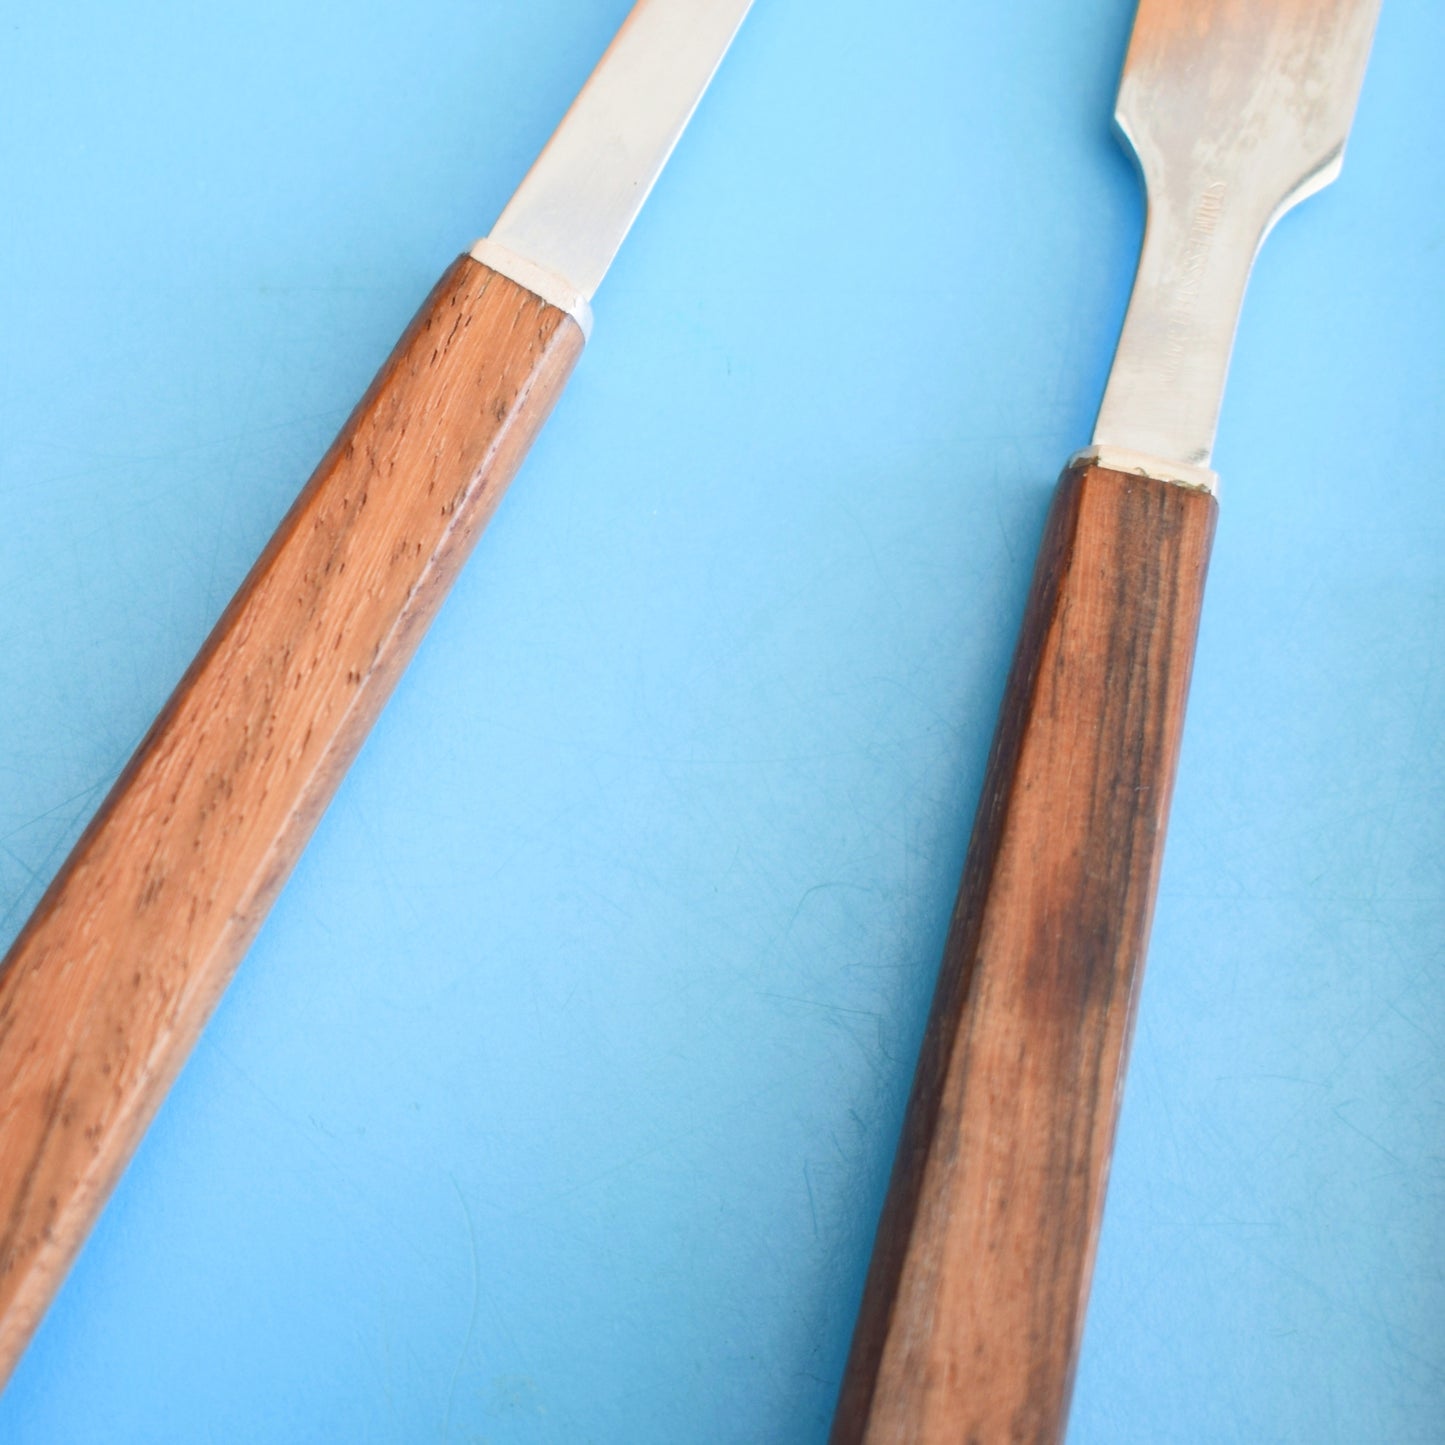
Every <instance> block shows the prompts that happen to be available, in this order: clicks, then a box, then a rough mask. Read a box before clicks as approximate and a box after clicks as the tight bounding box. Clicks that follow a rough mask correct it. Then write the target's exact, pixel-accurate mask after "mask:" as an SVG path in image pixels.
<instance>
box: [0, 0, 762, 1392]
mask: <svg viewBox="0 0 1445 1445" xmlns="http://www.w3.org/2000/svg"><path fill="white" fill-rule="evenodd" d="M750 3H751V0H638V3H637V4H636V5H635V6H634V7H633V9H632V11H631V13H630V14H629V16H628V18H627V19H626V21H625V22H624V24H623V26H622V28H621V30H620V31H619V32H618V34H617V36H616V38H615V39H614V41H613V43H612V44H611V46H610V47H609V48H608V50H607V52H606V54H605V55H604V56H603V57H602V59H601V61H600V62H599V64H598V66H597V68H596V70H595V71H594V72H593V74H592V76H591V78H590V79H589V80H588V82H587V83H586V85H585V86H584V87H583V89H582V91H581V92H580V93H579V95H578V97H577V100H576V102H575V103H574V104H573V106H572V108H571V109H570V110H569V111H568V113H567V115H566V116H565V117H564V119H563V120H562V122H561V124H560V125H559V127H558V129H557V131H556V133H555V134H554V136H553V137H552V139H551V141H550V142H549V143H548V145H547V147H546V148H545V149H544V151H543V152H542V154H541V156H540V157H539V158H538V160H537V162H536V164H535V166H534V167H533V169H532V170H531V171H530V172H529V173H528V175H527V177H526V178H525V179H524V181H523V182H522V185H521V186H520V188H519V189H518V191H517V193H516V195H515V196H514V198H513V200H512V201H511V202H510V203H509V205H508V206H507V208H506V209H505V211H504V212H503V214H502V216H501V217H500V219H499V220H498V222H497V225H496V226H495V227H494V228H493V230H492V232H491V233H490V234H489V235H488V236H487V237H486V238H484V239H483V240H481V241H479V242H477V243H476V245H475V246H474V247H473V248H472V249H471V251H470V252H469V253H467V254H466V255H463V256H462V257H460V258H459V259H458V260H457V261H456V262H455V263H454V264H453V265H452V267H451V268H450V269H449V270H448V271H447V272H446V273H445V275H444V276H443V277H442V278H441V280H440V281H439V282H438V283H437V286H436V287H435V288H434V290H433V291H432V293H431V295H430V296H429V297H428V298H427V299H426V301H425V302H424V303H423V305H422V307H421V310H420V311H419V312H418V313H417V316H416V317H415V319H414V320H413V321H412V323H411V325H410V326H409V327H408V329H407V331H406V332H405V334H404V335H403V337H402V338H401V340H400V341H399V342H398V344H397V346H396V348H395V350H394V351H393V352H392V354H391V356H390V358H389V359H388V360H387V362H386V364H385V365H384V366H383V368H382V370H381V372H380V373H379V374H378V376H377V377H376V379H375V381H374V382H373V383H372V385H371V388H370V389H369V390H368V392H367V393H366V395H365V396H364V397H363V399H362V400H361V402H360V403H359V404H358V406H357V408H356V410H355V411H354V412H353V414H352V416H351V417H350V419H349V420H348V422H347V423H346V426H345V427H344V429H343V430H342V432H341V434H340V436H339V437H338V438H337V440H336V442H335V443H334V444H333V446H332V447H331V449H330V451H329V452H328V453H327V455H326V456H325V458H323V460H322V462H321V463H320V465H319V467H318V468H317V470H316V472H315V473H314V475H313V476H312V478H311V480H310V481H309V482H308V483H307V485H306V487H305V488H304V490H303V491H302V492H301V494H300V496H299V497H298V500H297V502H296V504H295V505H294V507H293V508H292V510H291V511H290V513H289V514H288V515H287V517H286V519H285V520H284V521H283V522H282V524H281V526H280V528H279V529H278V531H277V533H276V534H275V536H274V537H273V538H272V539H271V541H270V543H269V544H268V546H267V547H266V549H265V551H264V552H263V553H262V555H261V557H260V559H259V560H258V561H257V563H256V565H255V567H254V568H253V570H252V572H251V573H250V575H249V576H248V577H247V579H246V581H245V582H244V584H243V585H242V587H241V589H240V591H239V592H238V593H237V595H236V597H235V598H234V599H233V600H232V602H231V603H230V605H229V606H228V608H227V609H226V611H225V613H224V614H223V616H222V618H221V620H220V621H219V622H218V624H217V625H216V628H215V630H214V631H213V632H212V634H211V636H210V637H209V638H208V640H207V642H206V643H205V645H204V647H203V648H202V651H201V653H200V654H199V655H198V656H197V658H196V659H195V661H194V662H193V664H192V665H191V667H190V669H189V670H188V671H187V673H186V675H185V677H184V678H183V679H182V680H181V682H180V684H179V686H178V687H177V689H176V691H175V693H174V694H173V695H172V697H171V698H170V700H169V701H168V703H167V704H166V706H165V708H164V709H163V710H162V712H161V714H160V716H159V717H158V718H157V720H156V722H155V724H154V725H153V726H152V728H151V730H150V732H149V733H148V734H147V735H146V737H145V739H144V740H143V741H142V743H141V745H140V747H139V749H138V751H137V752H136V754H135V756H134V757H133V758H132V759H131V761H130V763H129V764H128V765H127V767H126V768H125V770H124V772H123V773H122V775H121V777H120V779H119V781H118V782H117V783H116V785H115V787H114V789H113V790H112V791H111V793H110V794H109V796H108V797H107V799H106V801H105V802H104V803H103V804H102V806H101V808H100V810H99V812H98V813H97V814H96V817H95V818H94V820H93V821H92V823H91V824H90V826H89V827H88V828H87V830H86V832H85V833H84V835H83V836H82V837H81V839H80V841H79V842H78V843H77V845H76V847H75V849H74V851H73V852H72V853H71V855H70V857H69V858H68V859H67V861H66V863H65V864H64V865H63V866H62V868H61V869H60V871H59V873H58V874H57V876H56V878H55V880H54V882H53V883H52V884H51V886H50V888H49V889H48V890H47V892H46V893H45V895H44V896H43V898H42V899H41V901H40V903H39V905H38V906H37V908H36V911H35V913H34V915H33V916H32V917H31V919H30V920H29V922H28V923H27V924H26V926H25V928H24V929H23V930H22V931H21V933H20V935H19V936H18V938H17V939H16V941H15V943H14V945H13V947H12V948H11V950H10V952H9V954H8V955H7V956H6V958H5V960H4V963H3V964H0V1161H3V1165H0V1381H3V1380H4V1379H5V1378H6V1377H8V1375H9V1373H10V1371H11V1370H12V1369H13V1367H14V1364H15V1361H16V1360H17V1358H18V1357H19V1355H20V1353H21V1352H22V1350H23V1349H24V1347H25V1345H26V1343H27V1341H28V1340H29V1338H30V1336H31V1334H32V1333H33V1331H34V1329H35V1327H36V1325H37V1324H38V1322H39V1320H40V1318H41V1316H42V1314H43V1313H44V1311H45V1309H46V1307H47V1305H48V1304H49V1302H50V1300H51V1298H52V1297H53V1295H54V1293H55V1291H56V1289H57V1288H58V1287H59V1284H60V1282H61V1280H62V1279H63V1278H64V1275H65V1273H66V1271H67V1269H68V1268H69V1266H70V1263H71V1262H72V1260H73V1259H74V1257H75V1255H76V1253H77V1251H78V1250H79V1248H80V1245H81V1243H82V1242H83V1240H84V1238H85V1236H86V1234H87V1232H88V1231H89V1229H90V1227H91V1225H92V1224H93V1223H94V1220H95V1219H96V1217H97V1215H98V1214H99V1212H100V1210H101V1208H102V1207H103V1205H104V1202H105V1200H106V1198H107V1196H108V1195H109V1193H110V1191H111V1189H112V1187H113V1186H114V1184H115V1182H116V1180H117V1178H118V1177H119V1175H120V1173H121V1171H122V1170H123V1168H124V1166H125V1164H126V1162H127V1160H128V1159H129V1158H130V1156H131V1154H132V1152H133V1150H134V1148H135V1146H136V1144H137V1143H138V1142H139V1139H140V1137H141V1135H142V1134H143V1132H144V1130H145V1128H146V1126H147V1124H148V1123H149V1121H150V1119H151V1117H152V1115H153V1114H154V1112H155V1110H156V1108H157V1106H158V1105H159V1103H160V1100H161V1098H162V1097H163V1095H164V1093H165V1091H166V1089H167V1087H168V1086H169V1084H170V1082H171V1081H172V1080H173V1079H174V1077H175V1075H176V1073H177V1072H178V1070H179V1069H180V1067H181V1065H182V1063H183V1062H184V1059H185V1057H186V1055H187V1054H188V1052H189V1051H190V1048H191V1045H192V1044H193V1043H194V1041H195V1038H196V1037H197V1035H198V1033H199V1031H200V1029H201V1028H202V1026H203V1025H204V1022H205V1020H206V1018H207V1016H208V1015H209V1013H210V1011H211V1009H212V1007H213V1006H214V1004H215V1002H216V1000H217V999H218V998H219V996H220V994H221V992H222V991H223V989H224V988H225V985H226V983H227V982H228V981H229V979H230V976H231V974H232V973H233V971H234V969H235V967H236V965H237V964H238V963H239V960H240V958H241V956H242V955H243V954H244V952H245V950H246V948H247V946H248V945H249V943H250V941H251V939H252V938H253V937H254V935H255V933H256V931H257V929H258V928H259V926H260V923H261V921H262V919H263V918H264V916H265V913H266V911H267V909H268V908H269V906H270V904H271V902H272V901H273V900H274V898H275V897H276V895H277V893H278V892H279V890H280V888H281V886H282V884H283V883H284V881H285V879H286V876H287V875H288V874H289V872H290V870H291V867H292V866H293V864H294V863H295V860H296V858H297V856H298V854H299V853H300V851H301V849H302V847H303V846H304V844H305V842H306V840H307V838H308V837H309V836H310V833H311V831H312V829H313V828H314V826H315V824H316V822H317V820H318V818H319V816H320V814H321V812H322V811H323V809H324V808H325V806H326V804H327V802H328V801H329V799H330V797H331V794H332V793H333V792H334V790H335V787H336V785H337V783H338V782H339V781H340V779H341V777H342V775H343V774H344V772H345V770H346V768H347V766H348V765H349V763H350V761H351V760H352V758H353V757H354V756H355V754H356V752H357V750H358V749H359V747H360V745H361V742H362V740H363V739H364V737H365V735H366V733H367V731H368V729H369V727H370V725H371V723H372V722H373V721H374V720H375V718H376V716H377V714H378V712H379V711H380V709H381V707H382V705H383V704H384V702H385V700H386V698H387V696H388V695H389V693H390V691H391V688H392V686H393V685H394V683H395V681H396V678H397V676H398V675H399V674H400V672H401V670H402V669H403V668H404V667H405V665H406V663H407V661H408V660H409V658H410V656H411V654H412V652H413V651H414V650H415V647H416V645H417V643H418V642H419V640H420V638H421V635H422V633H423V632H424V630H425V628H426V626H427V625H428V623H429V622H430V621H431V619H432V617H433V616H434V615H435V613H436V610H437V608H438V607H439V605H440V602H441V600H442V598H443V596H444V595H445V593H446V591H447V589H448V587H449V585H450V583H451V582H452V580H453V579H454V577H455V576H456V574H457V571H458V570H459V568H460V566H461V564H462V562H463V561H464V560H465V557H466V555H467V553H468V552H469V551H470V548H471V546H472V544H473V543H474V542H475V540H476V538H477V536H478V534H479V533H480V531H481V530H482V528H483V527H484V526H485V524H486V522H487V520H488V519H489V517H490V516H491V514H492V511H493V509H494V508H495V506H496V504H497V501H498V500H499V498H500V496H501V494H502V492H503V491H504V490H505V488H506V486H507V484H508V483H509V482H510V480H511V478H512V476H513V474H514V473H515V471H516V469H517V467H518V466H519V465H520V463H521V461H522V459H523V457H524V456H525V454H526V451H527V449H528V447H529V445H530V444H531V442H532V440H533V439H534V437H535V436H536V435H537V433H538V431H539V429H540V428H541V426H542V424H543V422H544V421H545V420H546V417H547V415H548V414H549V412H550V411H551V408H552V406H553V405H554V403H555V402H556V400H557V397H558V396H559V394H560V392H561V390H562V388H563V386H564V384H565V382H566V380H567V378H568V376H569V374H570V373H571V370H572V368H573V366H574V364H575V363H576V360H577V358H578V356H579V354H580V352H581V350H582V347H583V345H584V343H585V340H586V337H587V335H588V333H589V331H590V327H591V308H590V303H591V299H592V296H593V295H594V293H595V291H596V288H597V286H598V284H599V283H600V281H601V280H602V278H603V276H604V275H605V273H606V271H607V269H608V266H609V265H610V263H611V261H612V258H613V256H614V255H615V254H616V251H617V248H618V246H619V245H620V244H621V242H622V240H623V238H624V237H625V236H626V234H627V232H628V230H629V228H630V227H631V225H632V223H633V220H634V219H635V217H636V215H637V213H638V211H639V209H640V208H641V206H642V204H643V202H644V200H645V199H646V197H647V194H648V192H649V191H650V190H651V188H652V185H653V183H654V182H655V180H656V178H657V176H658V174H659V173H660V171H661V169H662V167H663V165H664V164H665V163H666V161H667V159H668V157H669V155H670V154H671V151H672V148H673V146H674V145H675V144H676V142H677V139H678V137H679V136H680V134H681V133H682V131H683V129H684V128H685V126H686V124H687V122H688V119H689V118H690V117H691V115H692V113H693V110H694V108H695V107H696V105H697V103H698V101H699V99H700V98H701V96H702V94H703V92H704V91H705V89H706V88H707V85H708V83H709V81H710V80H711V78H712V76H713V74H714V72H715V71H716V68H717V66H718V64H719V63H720V61H721V59H722V57H723V55H724V53H725V52H726V50H727V48H728V46H729V45H730V43H731V41H732V38H733V36H734V35H735V34H736V32H737V29H738V27H739V26H740V25H741V23H742V20H743V18H744V17H745V15H746V13H747V11H748V9H749V8H750Z"/></svg>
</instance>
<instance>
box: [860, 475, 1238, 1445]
mask: <svg viewBox="0 0 1445 1445" xmlns="http://www.w3.org/2000/svg"><path fill="white" fill-rule="evenodd" d="M1216 510H1217V509H1216V505H1215V501H1214V498H1213V497H1212V496H1210V495H1209V494H1208V493H1207V492H1203V491H1199V490H1194V489H1190V488H1186V487H1182V486H1178V485H1174V484H1171V483H1167V482H1158V481H1153V480H1150V479H1147V478H1144V477H1139V476H1131V475H1125V474H1123V473H1121V472H1113V471H1106V470H1103V469H1101V468H1099V467H1096V466H1089V465H1080V466H1076V467H1074V468H1072V469H1070V470H1069V471H1066V472H1065V474H1064V476H1063V478H1062V480H1061V481H1060V483H1059V488H1058V492H1057V494H1056V496H1055V498H1054V504H1053V508H1052V511H1051V513H1050V515H1049V520H1048V525H1047V528H1046V530H1045V535H1044V541H1043V547H1042V551H1041V553H1040V556H1039V560H1038V565H1037V569H1036V571H1035V573H1034V580H1033V586H1032V590H1031V592H1030V596H1029V602H1028V610H1027V614H1026V616H1025V619H1024V625H1023V633H1022V636H1021V637H1020V639H1019V644H1018V651H1017V653H1016V655H1015V657H1014V663H1013V670H1012V673H1011V674H1010V677H1009V681H1008V687H1007V692H1006V694H1005V698H1004V703H1003V709H1002V713H1001V715H1000V718H999V723H998V729H997V732H996V733H995V736H994V743H993V751H992V754H991V755H990V758H989V763H988V771H987V774H986V777H985V781H984V787H983V797H982V801H981V802H980V804H979V810H978V816H977V819H976V821H975V824H974V831H973V839H972V842H971V843H970V846H969V853H968V861H967V863H966V865H965V868H964V876H963V885H962V888H961V890H960V892H959V897H958V904H957V907H956V909H955V911H954V915H953V922H952V926H951V928H950V931H949V936H948V942H947V945H946V947H945V950H944V958H943V968H942V972H941V975H940V977H939V981H938V988H937V992H936V994H935V996H934V1002H933V1012H932V1015H931V1018H930V1020H929V1024H928V1029H927V1032H926V1034H925V1037H924V1041H923V1048H922V1054H921V1057H920V1059H919V1063H918V1071H917V1074H916V1076H915V1078H914V1084H913V1092H912V1096H911V1098H910V1100H909V1105H908V1114H907V1118H906V1121H905V1125H904V1132H903V1138H902V1142H901V1144H900V1146H899V1150H898V1155H897V1158H896V1159H895V1161H894V1166H893V1177H892V1180H891V1182H890V1185H889V1191H888V1197H887V1201H886V1203H885V1205H884V1209H883V1216H882V1219H881V1222H880V1224H879V1227H878V1235H877V1239H876V1241H875V1244H874V1252H873V1260H872V1264H871V1267H870V1269H869V1273H868V1280H867V1284H866V1286H865V1289H864V1295H863V1304H862V1309H861V1312H860V1315H859V1319H858V1324H857V1328H856V1331H855V1333H854V1336H853V1346H852V1352H851V1354H850V1357H849V1360H848V1366H847V1371H846V1373H845V1376H844V1380H843V1387H842V1393H841V1397H840V1400H839V1405H838V1412H837V1415H836V1417H835V1420H834V1426H833V1436H832V1438H833V1442H834V1445H860V1442H867V1445H885V1442H886V1445H902V1442H905V1441H906V1442H909V1445H944V1442H947V1445H965V1442H968V1445H997V1442H1055V1441H1058V1440H1060V1439H1061V1438H1062V1435H1063V1431H1064V1425H1065V1420H1066V1417H1067V1412H1068V1403H1069V1393H1070V1390H1071V1387H1072V1384H1073V1374H1074V1363H1075V1358H1076V1355H1077V1351H1078V1345H1079V1337H1080V1334H1081V1332H1082V1328H1083V1320H1084V1308H1085V1303H1086V1301H1087V1297H1088V1291H1089V1278H1090V1274H1091V1271H1092V1268H1093V1260H1094V1247H1095V1244H1096V1242H1097V1239H1098V1233H1099V1221H1100V1216H1101V1213H1102V1209H1103V1202H1104V1188H1105V1183H1106V1181H1107V1177H1108V1172H1109V1156H1110V1153H1111V1150H1112V1148H1113V1140H1114V1125H1115V1121H1116V1119H1117V1115H1118V1107H1119V1097H1120V1092H1121V1088H1122V1083H1123V1076H1124V1063H1125V1055H1126V1052H1127V1049H1128V1043H1129V1036H1130V1033H1131V1030H1132V1026H1133V1016H1134V1007H1135V1001H1136V999H1137V996H1138V990H1139V982H1140V978H1141V975H1142V971H1143V964H1144V952H1145V946H1146V943H1147V939H1148V933H1149V922H1150V915H1151V913H1152V911H1153V906H1154V894H1155V889H1156V886H1157V883H1158V878H1159V865H1160V859H1161V856H1162V853H1163V847H1164V829H1165V821H1166V818H1167V815H1168V811H1169V797H1170V793H1171V791H1172V789H1173V782H1174V770H1175V763H1176V760H1177V758H1178V754H1179V738H1180V731H1181V729H1182V726H1183V721H1184V703H1185V696H1186V694H1187V692H1188V687H1189V674H1190V670H1191V667H1192V664H1193V657H1194V641H1195V633H1196V630H1197V627H1198V621H1199V608H1200V603H1201V600H1202V597H1203V591H1204V575H1205V570H1206V567H1207V564H1208V558H1209V548H1210V543H1211V540H1212V538H1213V534H1214V519H1215V513H1216Z"/></svg>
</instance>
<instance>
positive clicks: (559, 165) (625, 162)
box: [487, 0, 752, 301]
mask: <svg viewBox="0 0 1445 1445" xmlns="http://www.w3.org/2000/svg"><path fill="white" fill-rule="evenodd" d="M751 4H752V0H638V3H637V4H636V5H634V6H633V8H632V11H631V13H630V14H629V15H628V17H627V19H626V20H625V21H623V24H622V28H621V29H620V30H619V31H618V32H617V35H616V38H615V39H614V40H613V42H612V44H611V45H610V46H609V47H608V49H607V52H606V54H605V55H603V57H602V59H601V60H600V61H599V62H598V64H597V68H596V70H594V71H593V72H592V75H591V77H590V78H589V79H588V81H587V84H586V85H585V86H583V88H582V90H581V92H580V93H579V94H578V96H577V99H576V100H575V101H573V103H572V107H571V109H570V110H569V111H568V112H567V114H566V115H565V116H564V117H563V119H562V123H561V124H560V125H559V126H558V127H557V129H556V131H555V132H554V134H553V136H552V139H551V140H550V141H548V142H547V145H546V148H545V149H544V150H543V151H542V154H541V155H540V156H538V157H537V161H536V163H535V164H534V165H533V167H532V169H531V170H530V171H528V172H527V175H526V178H525V179H524V180H523V181H522V184H521V185H520V186H519V187H518V189H517V193H516V194H515V195H514V196H513V197H512V199H511V201H509V202H508V204H507V207H506V209H505V210H504V211H503V212H502V214H501V216H500V217H499V218H498V220H497V224H496V225H495V226H493V228H492V231H491V234H490V236H489V237H488V238H487V239H488V241H489V242H490V243H491V244H492V246H493V247H501V248H503V249H504V250H505V251H506V252H509V253H510V254H511V255H513V256H519V257H521V258H522V259H523V260H524V261H526V262H528V263H530V264H531V265H532V266H535V267H537V268H539V269H540V271H541V272H543V273H545V274H547V275H549V276H552V277H555V278H557V279H558V280H560V281H561V282H563V283H565V286H566V287H567V288H569V289H570V290H571V291H573V292H575V293H576V295H577V296H579V297H580V298H581V299H582V300H583V301H590V300H591V298H592V296H593V294H594V292H595V291H596V290H597V286H598V283H599V282H600V281H601V280H602V278H603V276H604V275H606V273H607V268H608V267H609V266H610V265H611V264H612V258H613V257H614V256H615V255H616V254H617V249H618V247H619V246H621V244H622V242H623V239H624V238H625V237H626V235H627V233H628V231H629V230H630V229H631V227H632V223H633V221H634V220H635V219H636V218H637V213H638V211H640V210H641V209H642V204H643V202H644V201H645V200H646V199H647V196H648V193H649V192H650V191H651V190H652V186H653V183H654V182H655V181H656V180H657V177H658V175H659V174H660V173H661V171H662V168H663V166H664V165H666V164H667V158H668V156H670V155H671V154H672V148H673V146H675V145H676V144H677V139H678V137H679V136H680V135H681V134H682V132H683V130H684V129H685V128H686V126H687V123H688V121H689V120H690V119H691V118H692V113H693V111H694V110H695V109H696V108H697V103H698V101H699V100H700V99H701V98H702V94H703V92H704V91H705V90H706V89H707V87H708V82H709V81H711V79H712V77H713V75H714V73H715V72H716V70H717V68H718V65H719V63H720V62H721V60H722V58H723V56H724V55H725V54H726V53H727V49H728V46H729V45H730V44H731V43H732V39H733V36H734V35H736V34H737V30H738V27H739V26H740V25H741V24H742V21H743V17H744V16H745V15H746V14H747V13H748V10H749V8H750V6H751Z"/></svg>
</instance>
